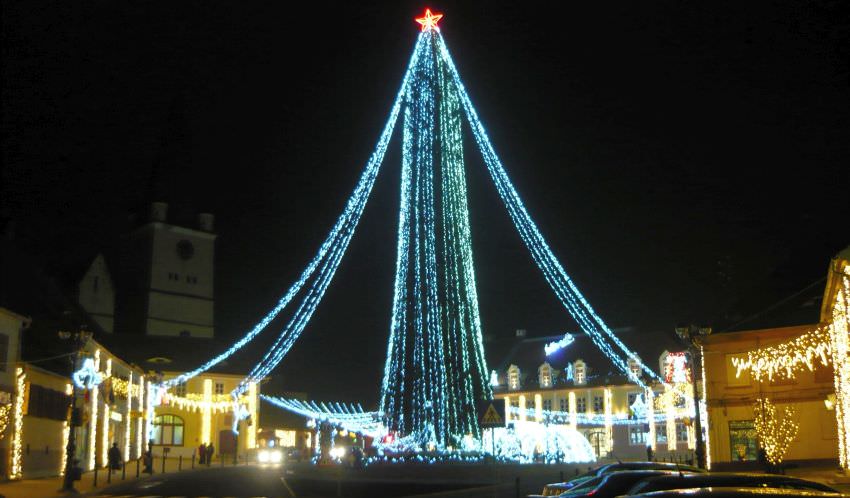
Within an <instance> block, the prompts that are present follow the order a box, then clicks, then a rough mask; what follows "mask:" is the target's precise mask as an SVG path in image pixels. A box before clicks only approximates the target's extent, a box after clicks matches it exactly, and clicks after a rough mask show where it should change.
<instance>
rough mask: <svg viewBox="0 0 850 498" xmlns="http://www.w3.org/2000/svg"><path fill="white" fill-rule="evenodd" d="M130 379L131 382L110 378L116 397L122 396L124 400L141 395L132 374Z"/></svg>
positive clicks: (119, 378)
mask: <svg viewBox="0 0 850 498" xmlns="http://www.w3.org/2000/svg"><path fill="white" fill-rule="evenodd" d="M130 377H131V378H130V380H125V379H122V378H121V377H111V378H110V383H111V384H112V392H113V393H115V395H116V396H120V397H122V398H130V397H136V396H138V395H139V385H138V384H133V381H132V373H131V374H130Z"/></svg>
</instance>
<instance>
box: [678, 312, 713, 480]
mask: <svg viewBox="0 0 850 498" xmlns="http://www.w3.org/2000/svg"><path fill="white" fill-rule="evenodd" d="M709 334H711V327H697V326H696V325H688V326H681V327H676V335H677V336H679V339H680V340H681V341H682V343H683V344H684V345H685V348H686V354H687V356H688V364H689V365H690V367H691V385H692V386H693V388H694V432H695V433H696V445H697V447H696V457H697V466H698V467H699V468H701V469H704V468H705V441H704V439H703V435H702V418H701V417H700V409H699V403H700V397H699V389H697V372H698V371H700V372H701V371H702V369H697V366H698V365H697V362H702V358H701V356H700V354H699V352H700V343H701V341H702V339H701V338H702V337H703V336H707V335H709Z"/></svg>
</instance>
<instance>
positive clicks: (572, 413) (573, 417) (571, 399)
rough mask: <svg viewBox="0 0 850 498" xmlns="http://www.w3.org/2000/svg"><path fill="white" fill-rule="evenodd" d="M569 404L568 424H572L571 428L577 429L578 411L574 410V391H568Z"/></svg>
mask: <svg viewBox="0 0 850 498" xmlns="http://www.w3.org/2000/svg"><path fill="white" fill-rule="evenodd" d="M569 404H570V425H572V426H573V429H578V411H577V410H576V393H574V392H573V391H570V395H569Z"/></svg>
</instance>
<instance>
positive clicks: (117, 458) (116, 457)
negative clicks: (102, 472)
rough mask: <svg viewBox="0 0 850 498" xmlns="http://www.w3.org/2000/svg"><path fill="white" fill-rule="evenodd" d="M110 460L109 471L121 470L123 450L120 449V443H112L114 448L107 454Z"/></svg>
mask: <svg viewBox="0 0 850 498" xmlns="http://www.w3.org/2000/svg"><path fill="white" fill-rule="evenodd" d="M106 457H107V459H108V460H109V471H110V472H112V471H113V470H121V450H119V449H118V443H112V448H109V452H107V454H106Z"/></svg>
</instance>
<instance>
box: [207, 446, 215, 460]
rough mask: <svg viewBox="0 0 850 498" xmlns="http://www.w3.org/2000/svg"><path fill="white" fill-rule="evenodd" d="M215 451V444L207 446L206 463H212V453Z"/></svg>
mask: <svg viewBox="0 0 850 498" xmlns="http://www.w3.org/2000/svg"><path fill="white" fill-rule="evenodd" d="M214 452H215V446H213V444H212V443H210V444H209V446H207V454H206V462H207V465H209V464H211V463H212V458H213V453H214Z"/></svg>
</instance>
